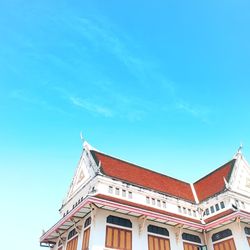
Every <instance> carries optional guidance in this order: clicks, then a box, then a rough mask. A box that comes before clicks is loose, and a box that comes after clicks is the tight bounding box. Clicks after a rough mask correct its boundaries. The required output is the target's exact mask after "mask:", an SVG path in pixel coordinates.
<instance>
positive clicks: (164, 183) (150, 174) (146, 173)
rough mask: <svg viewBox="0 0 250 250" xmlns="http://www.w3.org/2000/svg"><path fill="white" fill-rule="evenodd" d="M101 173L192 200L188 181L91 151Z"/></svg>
mask: <svg viewBox="0 0 250 250" xmlns="http://www.w3.org/2000/svg"><path fill="white" fill-rule="evenodd" d="M91 153H92V155H93V157H94V158H95V159H96V164H97V165H98V164H99V163H101V171H102V173H103V174H105V175H107V176H109V177H112V178H116V179H118V180H121V181H124V182H127V183H131V184H134V185H137V186H140V187H145V188H148V189H151V190H154V191H158V192H161V193H165V194H167V195H171V196H174V197H178V198H182V199H184V200H187V201H191V202H194V201H195V200H194V196H193V192H192V189H191V185H190V184H189V183H186V182H183V181H180V180H177V179H174V178H172V177H169V176H166V175H163V174H160V173H156V172H154V171H151V170H149V169H145V168H142V167H139V166H137V165H134V164H132V163H128V162H126V161H123V160H120V159H117V158H114V157H111V156H108V155H105V154H103V153H100V152H96V151H93V150H92V151H91Z"/></svg>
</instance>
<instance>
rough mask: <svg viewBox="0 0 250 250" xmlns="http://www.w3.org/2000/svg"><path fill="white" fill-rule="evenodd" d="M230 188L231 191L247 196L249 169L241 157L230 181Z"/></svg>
mask: <svg viewBox="0 0 250 250" xmlns="http://www.w3.org/2000/svg"><path fill="white" fill-rule="evenodd" d="M230 187H231V189H232V190H233V191H235V192H237V193H240V194H242V195H247V196H249V193H250V167H249V165H248V163H247V162H246V160H245V159H244V158H243V156H242V155H241V156H240V158H239V159H238V160H237V165H236V168H235V170H234V172H233V173H232V176H231V179H230Z"/></svg>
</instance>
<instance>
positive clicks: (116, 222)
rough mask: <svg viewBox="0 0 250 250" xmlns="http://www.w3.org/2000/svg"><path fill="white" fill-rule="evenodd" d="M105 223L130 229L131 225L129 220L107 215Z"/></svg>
mask: <svg viewBox="0 0 250 250" xmlns="http://www.w3.org/2000/svg"><path fill="white" fill-rule="evenodd" d="M107 223H110V224H114V225H118V226H122V227H129V228H132V223H131V221H130V220H128V219H124V218H121V217H117V216H113V215H109V216H108V217H107Z"/></svg>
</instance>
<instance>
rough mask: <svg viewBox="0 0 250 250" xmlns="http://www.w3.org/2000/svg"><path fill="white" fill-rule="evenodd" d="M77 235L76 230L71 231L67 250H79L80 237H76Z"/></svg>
mask: <svg viewBox="0 0 250 250" xmlns="http://www.w3.org/2000/svg"><path fill="white" fill-rule="evenodd" d="M75 235H77V232H76V230H75V229H73V230H71V231H70V232H69V234H68V242H67V247H66V250H76V249H77V243H78V237H77V236H76V237H74V236H75Z"/></svg>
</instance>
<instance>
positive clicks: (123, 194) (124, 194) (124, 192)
mask: <svg viewBox="0 0 250 250" xmlns="http://www.w3.org/2000/svg"><path fill="white" fill-rule="evenodd" d="M122 197H126V190H124V189H123V190H122Z"/></svg>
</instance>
